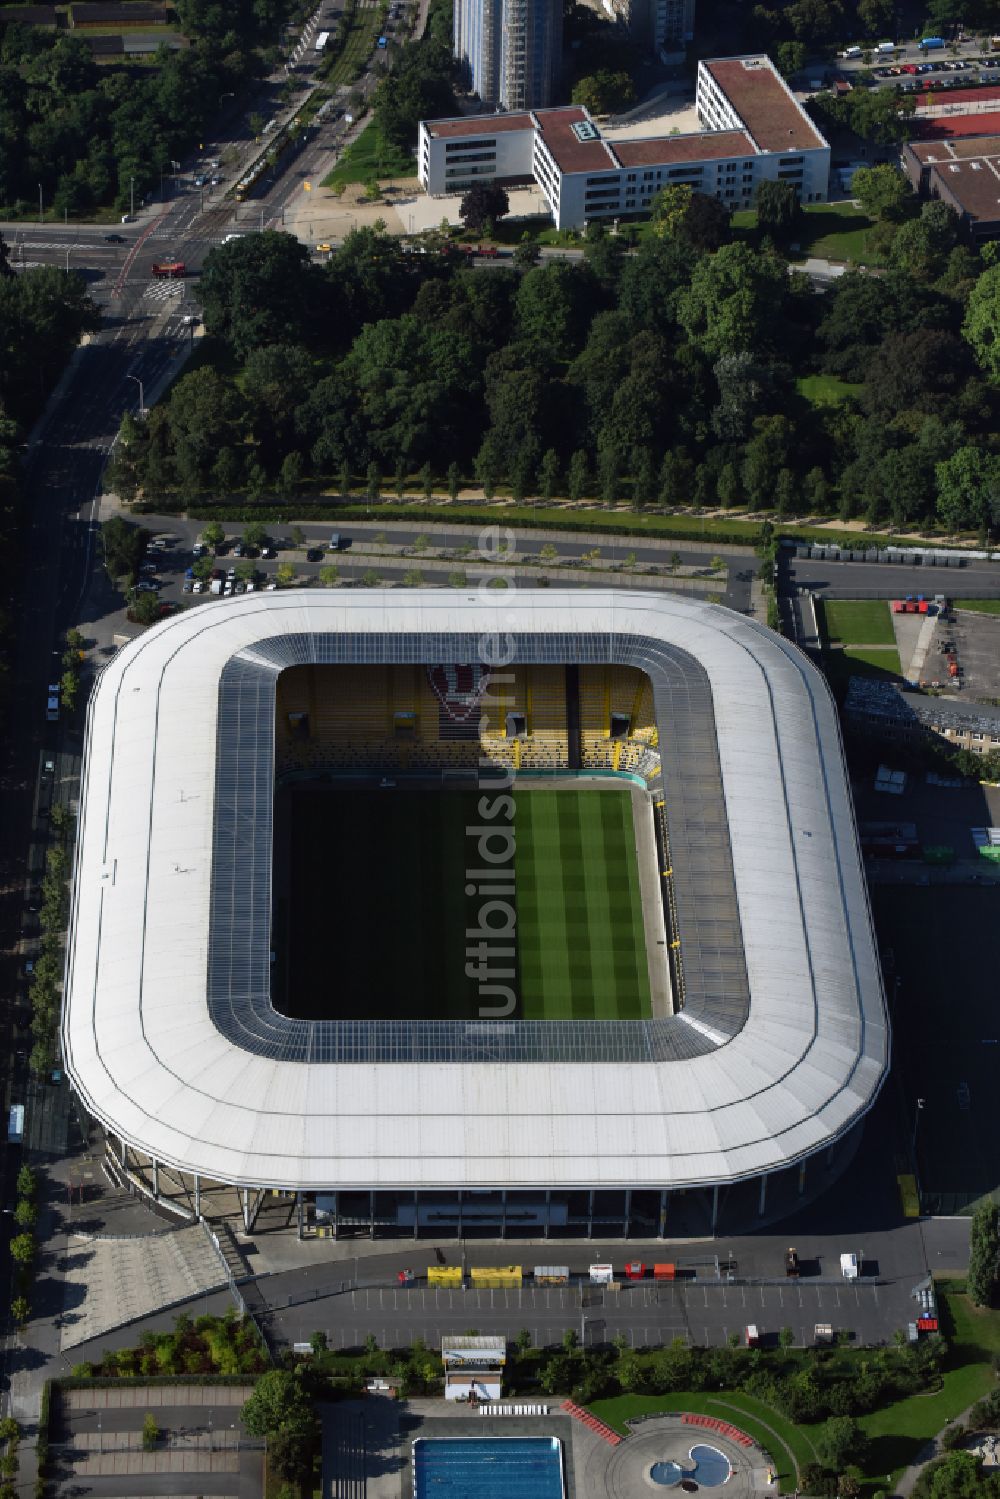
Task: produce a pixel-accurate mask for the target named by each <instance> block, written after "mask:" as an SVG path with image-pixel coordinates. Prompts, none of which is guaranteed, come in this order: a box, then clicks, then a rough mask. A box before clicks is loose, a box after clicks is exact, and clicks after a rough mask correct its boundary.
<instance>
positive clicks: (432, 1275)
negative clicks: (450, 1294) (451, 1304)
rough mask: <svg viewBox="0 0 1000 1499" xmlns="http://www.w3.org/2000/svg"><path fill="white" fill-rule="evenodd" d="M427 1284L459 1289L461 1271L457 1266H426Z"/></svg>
mask: <svg viewBox="0 0 1000 1499" xmlns="http://www.w3.org/2000/svg"><path fill="white" fill-rule="evenodd" d="M427 1284H428V1285H429V1286H451V1287H457V1288H459V1289H460V1288H461V1285H462V1270H461V1267H460V1266H459V1265H428V1267H427Z"/></svg>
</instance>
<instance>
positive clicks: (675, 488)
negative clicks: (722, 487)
mask: <svg viewBox="0 0 1000 1499" xmlns="http://www.w3.org/2000/svg"><path fill="white" fill-rule="evenodd" d="M693 481H694V464H693V463H692V462H691V460H690V458H688V456H687V454H686V453H683V452H667V453H664V455H663V463H662V465H661V467H660V504H661V505H664V506H666V507H668V508H670V509H676V507H677V506H678V505H686V504H688V503H689V501H690V499H691V485H692V483H693Z"/></svg>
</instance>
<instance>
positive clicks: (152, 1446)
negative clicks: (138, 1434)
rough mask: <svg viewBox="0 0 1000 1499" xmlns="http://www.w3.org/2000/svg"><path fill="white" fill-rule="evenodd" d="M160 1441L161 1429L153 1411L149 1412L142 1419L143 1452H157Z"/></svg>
mask: <svg viewBox="0 0 1000 1499" xmlns="http://www.w3.org/2000/svg"><path fill="white" fill-rule="evenodd" d="M159 1440H160V1428H159V1425H158V1423H157V1420H156V1417H155V1416H154V1415H153V1412H152V1411H147V1412H146V1414H145V1415H144V1416H143V1418H142V1450H143V1452H155V1451H156V1444H157V1442H158V1441H159Z"/></svg>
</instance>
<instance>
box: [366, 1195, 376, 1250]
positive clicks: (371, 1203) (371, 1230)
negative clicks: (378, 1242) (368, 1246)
mask: <svg viewBox="0 0 1000 1499" xmlns="http://www.w3.org/2000/svg"><path fill="white" fill-rule="evenodd" d="M368 1237H369V1239H374V1237H375V1189H374V1187H373V1188H372V1190H371V1191H370V1192H369V1193H368Z"/></svg>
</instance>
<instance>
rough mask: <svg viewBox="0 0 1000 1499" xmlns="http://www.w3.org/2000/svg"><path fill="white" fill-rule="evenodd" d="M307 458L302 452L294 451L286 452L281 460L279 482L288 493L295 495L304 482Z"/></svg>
mask: <svg viewBox="0 0 1000 1499" xmlns="http://www.w3.org/2000/svg"><path fill="white" fill-rule="evenodd" d="M305 466H306V464H305V459H304V458H303V456H302V454H301V453H297V452H295V451H294V449H293V451H292V452H290V453H286V454H285V456H284V458H283V459H282V460H281V469H280V471H279V474H278V483H279V484H280V486H281V488H282V489H283V490H284V491H285V493H286V494H289V495H292V496H293V497H294V495H295V491H296V490H297V489H298V487H299V485H300V484H301V483H302V475H303V474H304V472H305Z"/></svg>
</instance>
